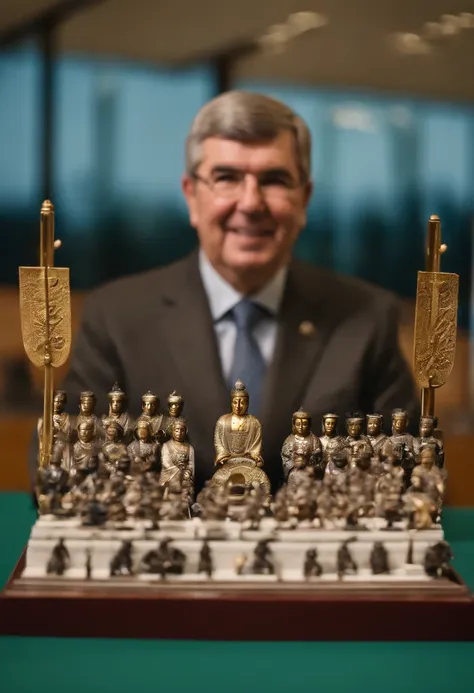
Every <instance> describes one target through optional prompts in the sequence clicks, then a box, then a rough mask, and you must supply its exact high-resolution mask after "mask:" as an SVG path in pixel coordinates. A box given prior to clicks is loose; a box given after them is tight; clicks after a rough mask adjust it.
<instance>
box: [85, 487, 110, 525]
mask: <svg viewBox="0 0 474 693" xmlns="http://www.w3.org/2000/svg"><path fill="white" fill-rule="evenodd" d="M98 495H99V494H98V493H97V491H95V492H93V493H92V495H91V496H90V497H89V498H88V499H87V501H86V503H85V507H84V511H83V517H82V524H83V525H84V526H85V527H100V526H101V525H103V524H105V522H106V520H107V508H106V506H105V505H104V503H103V502H102V501H101V500H100V498H99V497H98Z"/></svg>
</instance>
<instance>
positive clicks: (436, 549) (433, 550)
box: [424, 541, 459, 583]
mask: <svg viewBox="0 0 474 693" xmlns="http://www.w3.org/2000/svg"><path fill="white" fill-rule="evenodd" d="M453 557H454V556H453V551H452V549H451V547H450V545H449V544H448V542H447V541H438V543H436V544H433V546H430V547H428V548H427V549H426V553H425V559H424V568H425V573H426V574H427V575H428V576H429V577H432V578H447V579H448V580H451V581H452V582H457V583H459V578H458V576H457V575H456V573H455V572H454V570H453V568H452V567H451V565H450V562H451V561H452V560H453Z"/></svg>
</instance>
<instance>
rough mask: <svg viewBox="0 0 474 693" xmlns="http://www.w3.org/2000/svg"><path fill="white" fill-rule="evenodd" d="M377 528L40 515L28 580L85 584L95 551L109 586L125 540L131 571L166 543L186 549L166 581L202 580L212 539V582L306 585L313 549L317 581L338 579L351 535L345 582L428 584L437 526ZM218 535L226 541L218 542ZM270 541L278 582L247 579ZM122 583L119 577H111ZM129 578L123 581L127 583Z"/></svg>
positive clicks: (144, 578)
mask: <svg viewBox="0 0 474 693" xmlns="http://www.w3.org/2000/svg"><path fill="white" fill-rule="evenodd" d="M368 524H371V526H372V528H371V529H369V530H368V531H348V530H345V529H340V528H335V529H320V528H315V527H311V526H308V527H306V528H305V527H299V528H297V529H294V530H291V529H277V525H276V523H275V521H274V520H273V519H272V518H266V519H265V520H264V521H263V522H262V525H261V528H260V529H259V530H242V528H241V526H240V524H238V523H236V522H230V521H223V522H202V521H201V520H199V519H193V520H185V521H182V522H166V523H165V522H163V523H161V525H160V529H159V530H154V531H150V530H147V523H145V522H134V523H133V525H132V524H130V527H132V528H131V529H127V530H125V529H119V528H114V527H106V528H97V527H82V526H81V525H80V523H79V521H78V520H76V519H71V520H56V519H55V518H51V517H41V518H40V519H39V520H38V521H37V522H36V524H35V525H34V527H33V529H32V532H31V537H30V540H29V543H28V549H27V555H26V568H25V570H24V572H23V575H22V578H24V579H44V580H48V581H50V580H54V581H57V580H66V581H70V580H84V579H85V578H86V577H87V576H86V569H85V565H86V557H87V552H88V551H90V555H91V565H92V573H91V579H92V580H108V579H109V570H110V568H109V566H110V562H111V560H112V558H113V557H114V555H115V554H116V552H117V551H118V549H119V548H120V546H121V544H122V541H124V540H131V541H132V542H133V554H132V555H133V562H134V569H135V570H138V566H139V564H140V561H141V559H142V557H143V556H144V555H145V554H146V553H147V552H148V551H150V550H153V549H156V548H157V546H158V543H159V541H160V540H161V539H163V538H164V537H172V538H173V540H174V541H173V546H175V547H176V548H178V549H181V550H182V551H183V552H184V553H185V555H186V558H187V560H186V565H185V573H184V574H183V575H178V576H176V575H170V576H167V578H166V580H167V581H168V582H171V581H176V582H186V581H187V582H202V581H208V580H209V578H207V576H204V575H199V574H198V573H197V570H198V562H199V553H200V550H201V547H202V538H203V537H205V536H206V535H208V536H211V537H213V538H212V539H210V540H209V545H210V547H211V551H212V558H213V564H214V573H213V578H212V580H214V581H222V582H232V581H236V582H239V583H242V582H245V581H249V580H251V581H252V582H261V583H262V584H264V583H265V582H267V583H272V584H273V583H275V582H277V581H282V582H285V581H286V582H289V581H291V582H298V581H306V580H305V578H304V576H303V564H304V560H305V554H306V551H307V550H308V549H311V548H316V549H317V550H318V561H319V562H320V563H321V565H322V567H323V575H322V576H321V578H318V579H315V580H316V581H318V582H331V581H335V580H337V579H338V578H337V575H336V557H337V551H338V549H339V547H340V545H341V543H342V542H343V541H345V540H346V539H348V538H349V537H351V536H356V537H357V540H356V541H355V542H353V543H351V544H350V552H351V554H352V556H353V558H354V560H355V561H356V563H357V565H358V568H359V571H358V573H357V574H356V575H347V576H345V577H344V581H346V582H351V581H352V582H354V583H360V582H374V581H376V582H381V581H385V582H393V583H397V582H404V583H406V582H407V580H408V581H410V582H416V583H420V582H426V581H429V578H428V577H427V576H426V575H425V574H424V571H423V567H422V565H423V559H424V555H425V551H426V549H427V548H428V547H429V546H431V545H432V544H434V543H436V542H438V541H441V540H442V539H443V530H442V528H441V527H440V526H435V527H434V528H433V529H429V530H424V531H416V532H408V531H407V530H406V529H401V528H400V529H399V530H398V531H397V530H395V531H386V530H383V529H381V527H383V526H384V522H383V521H378V520H375V521H370V522H369V523H368ZM216 534H219V535H220V536H222V539H220V536H219V539H214V537H215V536H216ZM270 537H273V538H274V539H275V541H273V542H271V544H270V547H271V550H272V553H273V561H274V564H275V570H276V576H266V575H264V576H258V575H253V574H250V571H251V565H252V562H253V551H254V549H255V546H256V544H257V542H258V541H259V540H260V539H264V538H270ZM410 537H412V539H413V564H411V565H406V558H407V552H408V546H409V540H410ZM60 538H63V539H64V541H65V545H66V547H67V549H68V551H69V555H70V560H71V565H70V568H69V569H68V570H67V571H66V573H65V575H64V576H61V577H58V576H52V575H51V576H50V575H47V574H46V564H47V562H48V560H49V558H50V556H51V552H52V550H53V548H54V546H55V545H56V544H57V542H58V540H59V539H60ZM376 541H381V542H383V544H384V546H385V548H386V549H387V551H388V554H389V564H390V571H391V572H390V574H389V575H372V573H371V571H370V565H369V556H370V552H371V550H372V548H373V545H374V542H376ZM241 556H245V557H246V559H247V560H246V563H245V568H244V571H243V572H244V574H242V575H237V574H236V572H235V560H236V558H237V557H241ZM116 579H119V580H120V579H121V578H114V580H116ZM124 579H125V578H124ZM132 579H133V580H134V581H135V582H136V583H137V584H139V583H141V582H145V583H150V582H154V581H159V580H160V579H161V578H160V577H159V576H154V575H143V574H142V575H136V576H135V577H134V578H132Z"/></svg>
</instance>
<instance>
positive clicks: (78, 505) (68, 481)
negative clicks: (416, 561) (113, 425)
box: [39, 446, 445, 529]
mask: <svg viewBox="0 0 474 693" xmlns="http://www.w3.org/2000/svg"><path fill="white" fill-rule="evenodd" d="M336 459H337V458H336ZM90 462H91V463H92V464H91V465H90V466H89V467H88V468H87V469H84V468H81V469H78V470H77V471H76V473H75V474H72V472H71V473H69V474H68V473H67V472H66V470H64V469H63V468H62V467H61V466H60V465H59V460H58V459H55V458H53V461H52V466H51V469H53V470H54V471H55V473H56V474H57V475H58V477H57V478H55V479H52V475H51V471H49V473H48V468H47V469H46V470H45V472H44V474H43V477H42V480H43V483H42V485H41V488H40V491H41V493H40V495H39V498H40V505H41V508H42V510H43V512H50V513H53V514H56V515H57V516H66V517H67V516H79V517H81V519H82V523H83V524H84V525H92V526H100V525H103V524H105V523H112V524H113V523H123V522H126V521H127V520H147V521H149V522H151V524H152V526H154V527H155V528H157V527H158V526H159V523H160V522H161V521H162V520H182V519H187V518H189V517H190V516H191V515H194V516H199V517H201V518H202V519H203V520H211V521H213V520H225V519H226V518H227V517H231V518H234V519H238V520H239V521H240V522H241V523H242V525H241V526H242V527H244V526H245V524H246V523H247V524H248V526H249V527H250V528H252V529H258V527H259V525H260V522H261V520H262V518H264V517H266V516H273V517H274V518H275V519H276V520H277V521H278V522H279V523H284V524H285V525H286V526H289V527H296V526H297V525H298V524H299V523H302V522H304V523H310V525H311V526H316V527H322V528H324V527H328V526H329V527H339V526H343V527H344V526H345V527H347V528H348V529H365V528H366V523H365V524H364V521H363V520H364V518H373V517H379V518H385V520H386V522H387V528H388V529H391V528H393V526H394V523H395V522H397V521H400V520H407V521H408V527H409V528H414V529H427V528H429V527H431V526H432V525H433V523H435V522H438V521H439V518H440V515H441V511H442V502H443V496H444V491H445V472H444V470H443V469H439V468H438V467H437V466H436V464H435V451H434V449H433V448H432V447H429V446H428V447H425V448H423V450H422V452H421V453H420V464H418V465H417V466H416V467H415V468H414V469H413V472H412V474H411V481H410V485H409V486H408V488H407V489H406V488H405V470H404V469H403V467H402V466H401V465H400V464H399V463H398V461H397V460H396V459H395V458H394V459H391V458H387V459H385V460H383V461H382V460H381V459H380V458H374V457H372V456H371V455H369V454H367V453H365V454H361V455H359V457H358V458H356V460H355V464H354V466H350V467H349V468H348V469H347V470H346V471H345V473H341V474H327V475H325V476H324V478H323V479H322V480H320V479H317V477H316V474H315V470H314V467H312V466H311V465H309V466H303V467H302V468H301V469H299V470H298V477H297V478H294V479H293V483H288V484H286V485H284V486H283V487H282V488H281V489H280V490H279V491H277V493H276V495H275V497H274V500H273V501H272V499H271V497H270V496H269V495H268V494H267V492H266V490H265V488H264V487H263V486H262V485H261V484H258V483H255V482H254V483H252V484H250V485H248V486H244V488H243V493H240V492H239V493H236V487H237V488H238V490H239V491H240V488H239V485H238V484H235V483H232V482H231V481H230V482H229V486H228V487H223V486H220V485H213V484H212V482H207V484H206V485H205V487H204V488H203V490H202V491H201V492H200V493H199V495H198V497H197V502H196V503H192V494H193V488H192V486H191V485H187V484H186V482H185V483H183V484H180V483H175V484H168V483H167V482H163V479H162V474H163V473H162V474H161V475H160V474H158V473H156V472H154V471H153V470H145V471H142V472H141V473H139V474H137V475H136V476H131V475H130V473H129V471H130V459H129V458H128V456H124V457H122V458H120V459H119V462H118V465H117V467H115V468H112V469H111V470H110V469H109V468H108V467H107V466H106V465H105V464H101V463H100V460H99V458H98V457H95V458H91V460H90ZM55 465H56V466H55ZM165 471H166V470H165ZM58 479H59V480H60V483H58ZM361 520H362V524H360V521H361Z"/></svg>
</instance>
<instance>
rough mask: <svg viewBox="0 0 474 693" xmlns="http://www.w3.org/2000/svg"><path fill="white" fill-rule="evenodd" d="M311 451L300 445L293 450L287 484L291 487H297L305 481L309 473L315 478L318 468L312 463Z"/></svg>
mask: <svg viewBox="0 0 474 693" xmlns="http://www.w3.org/2000/svg"><path fill="white" fill-rule="evenodd" d="M310 455H311V453H310V452H309V450H306V449H305V448H303V449H300V448H299V447H297V448H295V449H294V450H293V459H292V466H291V468H290V471H289V473H288V476H287V481H286V483H287V485H288V487H289V488H290V489H296V488H297V487H298V486H299V485H300V484H301V483H304V480H305V478H306V477H307V476H308V475H309V476H311V478H313V479H314V478H315V475H316V470H315V468H314V466H313V465H312V464H311V460H310Z"/></svg>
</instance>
